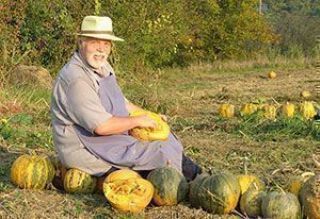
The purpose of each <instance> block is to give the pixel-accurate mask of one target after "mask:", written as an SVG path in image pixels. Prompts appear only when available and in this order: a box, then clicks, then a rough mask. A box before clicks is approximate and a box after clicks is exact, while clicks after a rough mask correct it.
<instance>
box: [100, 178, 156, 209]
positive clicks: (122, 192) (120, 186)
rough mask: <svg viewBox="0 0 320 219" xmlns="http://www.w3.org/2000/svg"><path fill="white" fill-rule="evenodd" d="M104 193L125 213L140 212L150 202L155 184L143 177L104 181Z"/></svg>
mask: <svg viewBox="0 0 320 219" xmlns="http://www.w3.org/2000/svg"><path fill="white" fill-rule="evenodd" d="M103 193H104V195H105V197H106V198H107V200H108V201H109V203H110V204H111V205H112V206H113V207H114V208H115V209H117V210H118V211H120V212H123V213H128V212H129V213H140V212H142V211H143V210H144V209H145V207H146V206H147V205H148V204H149V203H150V201H151V199H152V196H153V193H154V188H153V185H152V184H151V183H150V182H149V181H147V180H145V179H142V178H141V177H136V178H129V179H120V180H114V181H111V182H107V181H105V182H104V183H103Z"/></svg>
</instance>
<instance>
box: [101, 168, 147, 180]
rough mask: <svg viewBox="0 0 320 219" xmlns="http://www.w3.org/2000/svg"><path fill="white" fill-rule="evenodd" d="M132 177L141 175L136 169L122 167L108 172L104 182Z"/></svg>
mask: <svg viewBox="0 0 320 219" xmlns="http://www.w3.org/2000/svg"><path fill="white" fill-rule="evenodd" d="M132 178H141V176H140V175H139V173H137V172H136V171H133V170H129V169H122V170H116V171H114V172H112V173H110V174H109V175H108V176H107V178H106V179H105V182H107V183H109V182H113V181H115V180H125V179H132Z"/></svg>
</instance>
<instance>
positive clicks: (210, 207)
mask: <svg viewBox="0 0 320 219" xmlns="http://www.w3.org/2000/svg"><path fill="white" fill-rule="evenodd" d="M193 189H195V191H193ZM239 197H240V185H239V182H238V180H237V177H236V176H234V175H231V174H228V173H215V174H213V175H209V176H205V175H203V176H201V177H199V178H197V179H195V181H194V182H193V183H192V184H191V191H190V202H191V204H192V205H193V206H194V207H202V208H203V209H205V210H206V211H208V212H212V213H215V214H228V213H230V212H231V211H232V210H234V209H235V207H236V206H237V203H238V200H239Z"/></svg>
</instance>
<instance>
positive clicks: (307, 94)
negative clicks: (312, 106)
mask: <svg viewBox="0 0 320 219" xmlns="http://www.w3.org/2000/svg"><path fill="white" fill-rule="evenodd" d="M300 95H301V97H303V98H305V99H308V98H309V97H311V93H310V91H307V90H303V91H301V93H300Z"/></svg>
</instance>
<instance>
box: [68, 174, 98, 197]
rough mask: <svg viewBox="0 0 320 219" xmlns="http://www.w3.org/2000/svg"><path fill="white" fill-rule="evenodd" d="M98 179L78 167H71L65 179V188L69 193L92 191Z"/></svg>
mask: <svg viewBox="0 0 320 219" xmlns="http://www.w3.org/2000/svg"><path fill="white" fill-rule="evenodd" d="M96 184H97V179H96V178H95V177H93V176H91V175H90V174H88V173H86V172H83V171H81V170H78V169H69V170H68V171H67V173H66V175H65V177H64V180H63V187H64V190H65V191H66V192H68V193H92V192H93V191H94V190H95V188H96Z"/></svg>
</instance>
